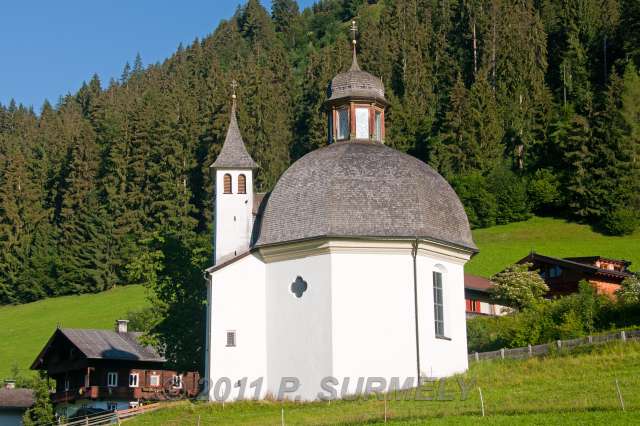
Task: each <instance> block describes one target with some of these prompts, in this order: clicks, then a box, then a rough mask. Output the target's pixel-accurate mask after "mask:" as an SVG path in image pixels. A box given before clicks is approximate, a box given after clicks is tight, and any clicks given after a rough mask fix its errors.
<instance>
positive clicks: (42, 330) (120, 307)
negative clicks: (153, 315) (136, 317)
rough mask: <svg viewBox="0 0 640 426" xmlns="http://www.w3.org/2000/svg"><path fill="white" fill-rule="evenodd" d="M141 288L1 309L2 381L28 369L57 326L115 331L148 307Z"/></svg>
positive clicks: (0, 356)
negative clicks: (121, 320) (121, 321)
mask: <svg viewBox="0 0 640 426" xmlns="http://www.w3.org/2000/svg"><path fill="white" fill-rule="evenodd" d="M146 303H147V302H146V290H145V289H144V288H143V287H141V286H127V287H118V288H115V289H113V290H108V291H105V292H102V293H99V294H84V295H80V296H64V297H56V298H51V299H45V300H40V301H38V302H33V303H27V304H24V305H17V306H3V307H0V380H3V379H4V378H9V376H10V375H11V373H12V369H13V368H14V366H17V367H18V368H19V369H20V373H21V374H30V373H29V371H28V369H29V366H30V365H31V363H32V362H33V360H34V359H35V358H36V356H37V355H38V353H39V352H40V350H41V349H42V348H43V347H44V345H45V344H46V343H47V341H48V340H49V337H51V335H52V334H53V332H54V331H55V329H56V327H57V326H58V325H60V327H66V328H112V327H113V325H114V322H115V320H116V319H119V318H123V317H124V316H125V315H126V313H127V312H129V311H133V310H137V309H139V308H141V307H143V306H145V305H146Z"/></svg>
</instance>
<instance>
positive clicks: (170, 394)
mask: <svg viewBox="0 0 640 426" xmlns="http://www.w3.org/2000/svg"><path fill="white" fill-rule="evenodd" d="M182 393H183V392H182V391H181V390H180V389H167V388H163V387H134V388H132V387H128V386H116V387H107V386H89V387H81V388H77V389H69V390H68V391H62V392H55V393H53V394H52V395H51V399H52V402H53V403H54V404H60V403H64V402H71V401H76V400H79V399H95V400H126V401H137V400H144V401H165V400H168V399H176V398H180V396H181V395H182Z"/></svg>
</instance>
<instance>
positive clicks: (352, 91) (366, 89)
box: [329, 54, 387, 104]
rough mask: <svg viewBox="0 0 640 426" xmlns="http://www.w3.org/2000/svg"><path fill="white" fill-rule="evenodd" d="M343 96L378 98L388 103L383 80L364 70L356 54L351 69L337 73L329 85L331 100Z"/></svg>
mask: <svg viewBox="0 0 640 426" xmlns="http://www.w3.org/2000/svg"><path fill="white" fill-rule="evenodd" d="M343 98H366V99H376V100H378V101H379V102H382V103H384V104H386V103H387V101H386V99H385V97H384V84H382V80H380V79H379V78H377V77H374V76H373V75H371V74H369V73H368V72H366V71H362V70H361V69H360V66H359V65H358V59H357V58H356V56H355V54H354V55H353V63H352V64H351V68H350V69H349V71H347V72H342V73H340V74H338V75H336V76H335V77H334V78H333V80H331V85H330V86H329V102H331V101H334V100H337V99H343Z"/></svg>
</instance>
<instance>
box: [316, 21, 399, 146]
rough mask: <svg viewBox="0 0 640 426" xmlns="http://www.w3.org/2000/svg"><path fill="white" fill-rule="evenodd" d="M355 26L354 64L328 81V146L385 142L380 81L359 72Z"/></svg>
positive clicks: (383, 104) (352, 27)
mask: <svg viewBox="0 0 640 426" xmlns="http://www.w3.org/2000/svg"><path fill="white" fill-rule="evenodd" d="M356 31H357V27H356V22H355V21H352V22H351V33H352V40H351V43H352V46H353V61H352V63H351V68H350V69H349V70H348V71H346V72H343V73H340V74H338V75H336V76H335V77H334V78H333V80H331V85H330V87H329V98H328V99H327V101H326V104H325V105H326V109H327V111H328V115H329V117H328V119H329V142H330V143H332V142H343V141H352V140H360V141H362V140H368V141H372V142H384V132H385V127H384V109H385V107H386V106H387V100H386V99H385V97H384V85H383V84H382V80H380V79H379V78H377V77H374V76H373V75H371V74H369V73H368V72H365V71H362V70H361V69H360V66H359V65H358V58H357V55H356V43H357V42H356Z"/></svg>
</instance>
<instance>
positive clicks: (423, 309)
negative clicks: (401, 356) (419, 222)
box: [417, 249, 468, 377]
mask: <svg viewBox="0 0 640 426" xmlns="http://www.w3.org/2000/svg"><path fill="white" fill-rule="evenodd" d="M463 262H464V261H463V260H460V259H456V258H452V257H449V256H444V255H442V254H438V253H433V252H430V251H429V250H428V249H426V250H424V251H423V250H421V251H419V255H418V262H417V271H418V274H417V275H418V288H419V293H420V296H419V300H418V302H419V310H420V312H419V313H420V329H421V331H420V337H421V338H420V368H421V370H422V374H423V375H424V376H428V377H445V376H449V375H452V374H455V373H459V372H463V371H465V370H466V369H467V368H468V359H467V324H466V312H465V311H466V303H465V298H464V270H463V265H464V263H463ZM433 271H439V272H441V273H442V289H443V303H444V334H445V337H446V338H448V339H450V340H446V339H442V338H437V337H436V333H435V325H434V299H433Z"/></svg>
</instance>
